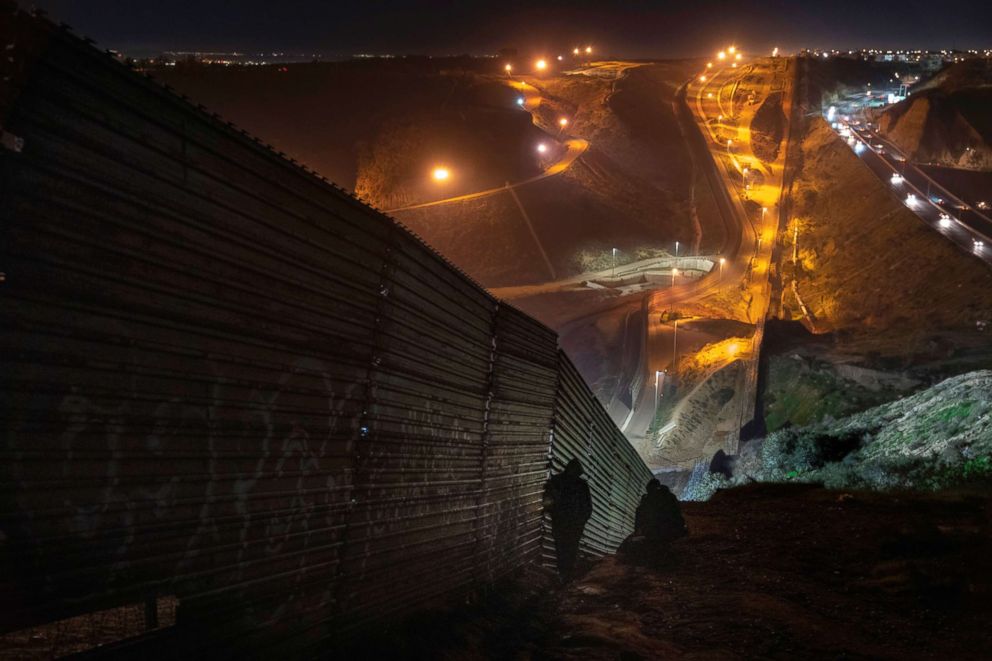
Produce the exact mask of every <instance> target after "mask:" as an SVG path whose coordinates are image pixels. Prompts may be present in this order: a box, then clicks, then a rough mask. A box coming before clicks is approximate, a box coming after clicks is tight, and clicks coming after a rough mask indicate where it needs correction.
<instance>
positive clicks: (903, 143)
mask: <svg viewBox="0 0 992 661" xmlns="http://www.w3.org/2000/svg"><path fill="white" fill-rule="evenodd" d="M990 107H992V62H990V61H988V60H984V59H981V60H979V59H976V60H968V61H965V62H961V63H959V64H955V65H952V66H950V67H948V68H947V69H944V70H943V71H941V72H940V73H939V74H937V75H936V76H934V77H933V78H931V79H930V80H929V81H927V82H925V83H923V84H922V85H920V86H918V87H917V88H916V89H914V90H912V92H911V94H910V96H909V97H908V98H907V99H906V100H905V101H902V102H900V103H897V104H896V105H894V106H892V107H891V108H888V109H887V110H885V111H884V112H883V113H882V114H881V115H880V117H879V118H878V125H879V130H880V131H881V132H882V133H883V134H884V135H885V136H886V137H887V138H889V139H890V140H892V141H893V142H894V143H896V144H897V145H899V147H900V148H901V149H903V150H904V151H905V152H906V153H907V154H908V155H909V156H910V158H912V159H913V160H914V161H917V162H922V163H933V164H936V165H943V166H947V167H956V168H964V169H969V170H986V171H992V112H990V111H989V108H990Z"/></svg>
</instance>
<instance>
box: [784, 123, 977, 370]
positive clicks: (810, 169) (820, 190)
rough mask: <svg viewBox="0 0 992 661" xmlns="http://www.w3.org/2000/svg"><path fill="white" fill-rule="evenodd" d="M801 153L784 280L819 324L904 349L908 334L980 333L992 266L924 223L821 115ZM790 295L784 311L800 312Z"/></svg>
mask: <svg viewBox="0 0 992 661" xmlns="http://www.w3.org/2000/svg"><path fill="white" fill-rule="evenodd" d="M801 159H802V163H801V170H800V172H799V174H798V176H797V177H796V181H795V183H794V185H793V188H792V191H791V192H792V199H793V204H794V214H793V216H794V219H793V220H792V221H791V222H790V226H789V228H788V231H786V232H782V233H781V234H780V241H781V255H782V258H781V262H780V268H781V270H782V272H783V274H784V275H785V276H786V278H785V281H786V282H788V281H789V280H791V279H792V277H793V276H795V279H796V281H797V284H798V289H799V292H800V295H801V296H802V298H803V300H804V301H805V303H806V305H807V306H808V308H809V309H810V310H811V312H812V314H813V316H814V317H815V324H816V327H817V329H818V331H821V332H822V331H828V330H834V331H840V332H841V333H842V334H844V335H847V336H852V337H860V338H861V339H865V338H867V339H869V340H870V341H871V342H872V343H874V344H875V345H876V347H875V348H876V349H878V350H881V351H883V352H885V351H891V352H895V353H899V354H902V355H905V354H906V351H905V350H906V348H907V347H906V346H905V344H906V342H907V338H912V337H913V336H920V335H926V334H927V333H930V332H938V331H951V330H958V331H972V332H973V331H974V330H975V329H976V324H980V323H982V322H988V320H989V319H990V318H992V271H990V270H989V269H988V267H987V266H985V265H984V264H983V263H982V262H981V261H979V260H978V259H974V258H972V257H969V256H967V255H964V254H962V253H961V252H960V251H958V250H957V249H956V248H954V247H953V246H952V245H951V244H950V243H949V242H947V241H945V240H944V239H943V238H941V237H940V235H939V234H937V233H935V232H934V231H933V230H931V229H929V228H928V227H926V226H925V225H924V224H923V223H922V222H921V221H920V220H919V219H918V218H917V217H916V215H915V214H914V213H912V212H911V211H910V210H909V209H907V208H906V207H905V205H903V204H902V202H901V201H900V200H898V199H897V198H896V197H895V195H894V194H893V193H892V191H891V190H890V188H889V187H888V186H887V185H886V184H884V183H883V182H881V181H879V180H878V179H877V178H876V177H875V176H874V175H873V174H872V173H871V172H870V171H869V170H868V169H867V167H866V166H865V165H864V164H863V163H861V161H860V160H859V159H858V157H857V156H856V155H855V154H854V153H853V152H852V151H851V149H850V148H849V147H848V146H847V145H846V144H845V143H844V142H843V141H842V140H841V139H840V138H839V137H838V136H837V135H836V134H835V133H834V132H833V131H832V130H831V129H830V127H829V126H828V125H827V124H826V122H824V121H823V120H822V119H815V120H813V122H812V123H811V126H810V128H809V129H808V131H807V132H806V134H805V136H804V137H803V140H802V153H801ZM796 230H798V248H799V250H798V257H799V259H798V263H797V264H796V265H795V266H793V264H792V254H793V239H794V237H795V236H797V233H796ZM783 298H784V301H785V312H784V316H785V317H786V318H794V319H797V318H801V317H802V313H801V311H800V310H799V306H798V305H797V302H796V300H795V298H794V297H793V296H792V294H791V293H787V294H785V295H784V297H783Z"/></svg>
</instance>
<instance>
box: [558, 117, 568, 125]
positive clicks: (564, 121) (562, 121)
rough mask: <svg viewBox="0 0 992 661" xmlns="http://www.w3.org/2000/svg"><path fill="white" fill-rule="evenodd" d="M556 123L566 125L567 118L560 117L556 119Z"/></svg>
mask: <svg viewBox="0 0 992 661" xmlns="http://www.w3.org/2000/svg"><path fill="white" fill-rule="evenodd" d="M558 123H559V124H560V125H562V126H568V119H567V118H566V117H562V118H561V119H559V120H558Z"/></svg>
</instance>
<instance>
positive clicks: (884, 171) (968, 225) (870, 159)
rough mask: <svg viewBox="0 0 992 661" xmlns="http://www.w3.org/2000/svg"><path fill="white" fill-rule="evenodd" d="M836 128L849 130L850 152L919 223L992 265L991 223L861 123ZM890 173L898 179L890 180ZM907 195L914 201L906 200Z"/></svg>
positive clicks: (841, 124)
mask: <svg viewBox="0 0 992 661" xmlns="http://www.w3.org/2000/svg"><path fill="white" fill-rule="evenodd" d="M837 125H838V126H839V127H847V128H848V129H849V134H850V138H849V142H848V144H851V145H852V147H853V148H854V153H855V154H857V155H858V156H859V157H860V158H861V160H862V161H863V162H864V163H865V165H867V166H868V168H869V169H870V170H871V171H872V172H874V173H875V175H876V176H877V177H878V178H879V179H881V180H882V181H883V182H885V183H886V185H888V186H891V187H892V189H893V193H894V194H895V195H896V196H897V197H899V198H900V199H902V201H903V203H904V204H906V206H907V207H909V209H911V210H912V211H913V212H914V213H915V214H916V215H917V217H919V219H920V220H922V221H923V222H924V223H925V224H926V225H927V226H929V227H930V228H931V229H933V230H934V231H935V232H937V233H939V234H940V235H941V236H943V237H944V238H945V239H947V240H948V241H950V242H951V243H953V244H954V245H956V246H957V247H958V248H960V249H961V250H963V251H965V252H967V253H969V254H972V255H974V256H976V257H978V258H979V259H981V260H982V261H984V262H985V263H986V264H989V265H992V220H990V219H989V218H988V217H987V216H985V215H984V214H982V213H981V212H979V211H978V210H977V209H975V208H974V207H972V206H970V205H969V204H967V203H966V202H964V201H962V200H960V199H959V198H957V196H955V195H954V194H953V193H951V192H950V191H949V190H947V189H946V188H944V187H943V186H941V185H940V184H939V183H937V182H936V181H934V180H933V179H932V178H931V177H929V176H928V175H927V174H926V173H924V172H923V171H922V170H920V169H919V168H917V167H915V166H914V165H913V164H912V163H910V162H909V161H908V159H907V158H906V155H905V154H903V153H902V152H901V151H900V150H899V148H898V147H897V146H896V145H894V144H892V142H890V141H888V140H886V139H885V138H883V137H881V136H880V135H878V134H877V133H875V132H874V131H872V130H870V129H869V128H867V126H866V125H865V124H857V125H852V124H848V123H846V122H843V121H839V122H837ZM845 133H847V131H845ZM852 143H853V144H852ZM894 174H899V175H900V177H901V180H893V178H892V176H893V175H894ZM909 195H913V196H915V200H914V201H909V198H908V196H909ZM935 199H940V200H943V201H944V203H943V204H939V203H938V202H936V201H935Z"/></svg>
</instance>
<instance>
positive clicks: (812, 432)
mask: <svg viewBox="0 0 992 661" xmlns="http://www.w3.org/2000/svg"><path fill="white" fill-rule="evenodd" d="M990 402H992V372H990V371H980V372H972V373H969V374H964V375H961V376H956V377H953V378H950V379H947V380H946V381H943V382H942V383H939V384H937V385H936V386H933V387H931V388H929V389H927V390H924V391H922V392H919V393H917V394H915V395H912V396H909V397H905V398H903V399H899V400H896V401H894V402H890V403H888V404H884V405H882V406H878V407H875V408H873V409H870V410H868V411H864V412H862V413H858V414H855V415H852V416H849V417H847V418H844V419H842V420H837V421H832V420H825V421H823V422H819V423H816V424H813V425H809V426H806V427H801V428H788V429H781V430H779V431H776V432H774V433H772V434H770V435H769V436H768V437H767V438H765V439H763V440H761V441H756V442H752V443H751V444H749V446H746V447H745V450H744V451H743V452H742V455H741V456H740V457H739V458H738V461H737V465H736V467H735V470H734V477H733V478H732V479H730V480H727V479H725V478H723V476H718V475H712V474H708V473H707V472H706V470H705V468H706V467H705V466H700V467H697V472H699V473H700V474H699V475H696V474H694V475H693V478H692V479H691V480H690V483H689V485H688V486H687V487H686V490H685V492H684V493H683V498H686V499H691V500H705V499H706V498H708V497H709V496H710V495H712V494H713V492H714V491H716V490H717V489H720V488H724V487H727V486H736V485H741V484H745V483H747V482H750V481H762V482H789V481H797V482H818V483H822V484H823V485H824V486H826V487H828V488H832V489H873V490H890V489H909V490H922V491H940V490H946V489H955V490H957V489H987V488H989V487H992V403H990Z"/></svg>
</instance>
